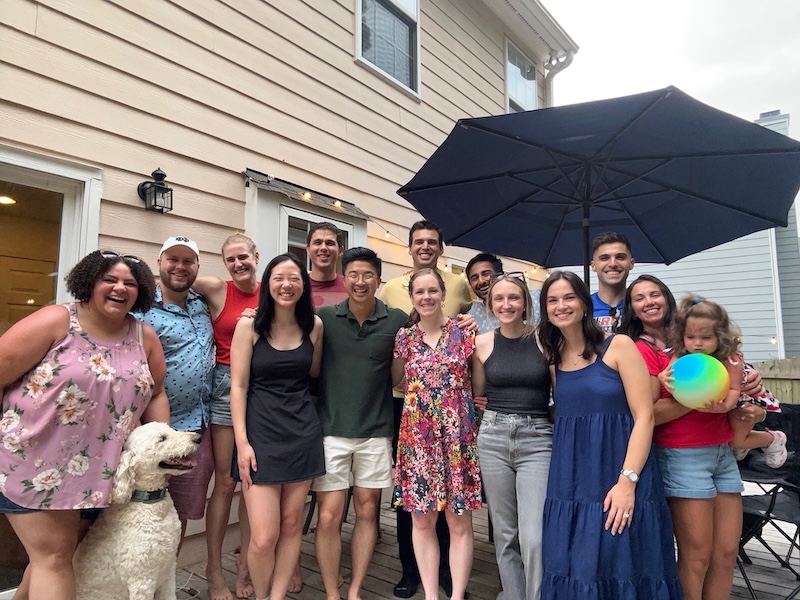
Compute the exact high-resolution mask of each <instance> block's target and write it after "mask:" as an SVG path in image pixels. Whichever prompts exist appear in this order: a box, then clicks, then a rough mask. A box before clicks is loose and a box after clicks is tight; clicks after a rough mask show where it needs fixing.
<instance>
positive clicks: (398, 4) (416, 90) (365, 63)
mask: <svg viewBox="0 0 800 600" xmlns="http://www.w3.org/2000/svg"><path fill="white" fill-rule="evenodd" d="M377 1H378V2H384V3H387V4H391V5H392V6H393V7H394V8H395V9H396V10H398V11H400V12H401V13H403V14H404V15H406V16H407V17H408V18H409V19H411V20H412V21H413V22H414V28H415V30H416V31H415V33H414V41H415V43H414V80H413V81H412V84H413V86H414V87H408V86H407V85H406V84H405V83H403V82H402V81H400V80H398V79H395V78H394V77H393V76H392V75H390V74H389V73H387V72H386V71H384V70H383V69H381V68H380V67H378V66H377V65H375V64H373V63H372V62H370V61H369V60H367V59H366V58H364V57H363V55H362V54H361V41H362V32H361V16H362V13H363V9H362V3H363V0H355V3H356V11H355V15H356V27H355V29H356V36H355V42H356V46H355V61H356V63H357V64H359V65H361V66H362V67H364V68H366V69H368V70H370V71H372V72H373V73H376V74H377V75H378V76H380V77H382V78H383V79H385V80H386V81H388V82H389V83H390V84H392V85H393V86H394V87H396V88H397V89H399V90H400V91H402V92H404V93H406V94H408V95H409V96H411V97H412V98H415V99H417V100H420V99H421V96H420V48H421V45H420V26H419V15H420V10H419V4H420V1H421V0H415V4H416V10H414V11H413V12H412V11H409V10H408V8H407V7H405V6H403V3H402V1H399V0H377Z"/></svg>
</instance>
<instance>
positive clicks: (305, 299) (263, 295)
mask: <svg viewBox="0 0 800 600" xmlns="http://www.w3.org/2000/svg"><path fill="white" fill-rule="evenodd" d="M287 260H288V261H291V262H293V263H294V264H295V265H297V268H298V269H300V278H301V279H302V280H303V293H302V295H301V296H300V299H299V300H298V301H297V304H295V305H294V316H295V318H296V319H297V324H298V325H299V326H300V329H301V331H302V332H303V335H305V336H309V335H311V331H312V330H313V329H314V301H313V300H312V299H311V280H310V279H309V277H308V271H306V266H305V265H304V264H303V263H301V262H300V261H299V260H298V259H297V257H296V256H295V255H294V254H289V253H288V252H287V253H286V254H279V255H278V256H276V257H275V258H273V259H272V260H271V261H269V264H268V265H267V268H266V270H265V271H264V276H263V277H262V278H261V289H260V291H259V295H258V310H257V311H256V318H255V320H254V321H253V329H254V330H255V332H256V333H258V334H259V335H261V336H264V337H265V338H268V337H269V334H270V331H271V329H272V320H273V319H274V318H275V300H274V299H273V297H272V294H270V292H269V278H270V276H271V275H272V271H273V270H274V269H275V267H277V266H278V265H279V264H281V263H283V262H286V261H287Z"/></svg>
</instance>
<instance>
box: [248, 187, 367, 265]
mask: <svg viewBox="0 0 800 600" xmlns="http://www.w3.org/2000/svg"><path fill="white" fill-rule="evenodd" d="M290 216H293V217H298V218H300V219H303V220H306V221H311V222H315V223H321V222H323V221H328V222H330V223H333V224H334V225H336V226H337V227H339V228H340V229H342V230H344V231H347V238H348V243H349V245H350V247H351V248H355V247H356V246H366V245H367V222H366V220H365V219H360V218H358V217H353V216H351V215H346V214H343V213H337V212H334V211H328V210H325V209H324V208H321V207H319V206H315V205H311V204H306V203H301V202H298V201H295V200H291V199H290V198H288V197H286V196H285V195H284V194H281V193H279V192H275V191H273V190H266V189H261V188H259V187H258V185H256V184H253V183H251V184H250V185H249V186H248V187H246V188H245V234H246V235H248V236H250V238H252V240H253V241H254V242H255V243H256V247H257V248H258V251H259V253H260V256H261V257H262V260H261V261H260V262H259V275H261V274H262V273H263V270H264V267H265V266H266V264H267V263H268V262H269V261H270V260H271V259H272V257H273V256H277V255H278V254H283V253H285V252H287V251H288V250H289V217H290ZM264 258H266V260H263V259H264Z"/></svg>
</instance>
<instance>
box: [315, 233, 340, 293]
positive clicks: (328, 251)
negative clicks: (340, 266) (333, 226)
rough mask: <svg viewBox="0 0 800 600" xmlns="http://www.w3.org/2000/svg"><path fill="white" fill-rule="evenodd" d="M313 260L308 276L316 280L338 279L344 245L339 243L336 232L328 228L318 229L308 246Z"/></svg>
mask: <svg viewBox="0 0 800 600" xmlns="http://www.w3.org/2000/svg"><path fill="white" fill-rule="evenodd" d="M306 252H307V253H308V258H309V260H310V261H311V271H309V273H308V276H309V277H311V279H313V280H314V281H333V280H334V279H336V265H337V263H338V261H339V256H340V255H341V254H342V252H344V247H342V246H340V245H339V242H338V241H337V239H336V234H335V233H334V232H333V231H330V230H328V229H317V230H316V231H315V232H314V233H313V234H312V235H311V241H310V242H309V243H308V245H307V246H306Z"/></svg>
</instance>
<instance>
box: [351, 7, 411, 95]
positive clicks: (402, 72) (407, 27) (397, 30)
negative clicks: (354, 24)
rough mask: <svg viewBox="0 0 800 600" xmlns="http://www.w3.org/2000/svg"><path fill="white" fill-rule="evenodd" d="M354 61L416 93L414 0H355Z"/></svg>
mask: <svg viewBox="0 0 800 600" xmlns="http://www.w3.org/2000/svg"><path fill="white" fill-rule="evenodd" d="M358 1H359V6H360V9H361V15H360V17H361V18H360V20H359V22H360V25H361V26H360V27H359V36H358V38H357V40H356V41H357V44H358V58H359V59H361V61H362V62H366V63H367V64H369V65H371V66H373V67H375V68H377V69H378V70H379V71H380V72H382V73H384V74H385V75H388V76H389V77H390V78H391V79H392V80H394V81H395V82H397V83H400V84H401V85H402V86H403V87H405V88H408V89H409V90H412V91H414V92H416V91H417V90H418V89H419V82H418V73H419V67H418V58H419V46H418V39H419V33H418V32H419V14H418V9H419V6H418V0H358Z"/></svg>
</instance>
